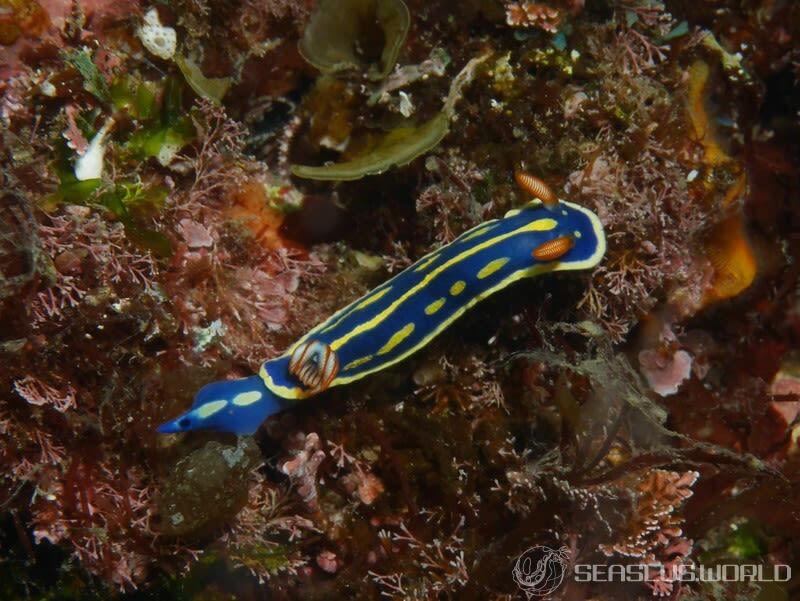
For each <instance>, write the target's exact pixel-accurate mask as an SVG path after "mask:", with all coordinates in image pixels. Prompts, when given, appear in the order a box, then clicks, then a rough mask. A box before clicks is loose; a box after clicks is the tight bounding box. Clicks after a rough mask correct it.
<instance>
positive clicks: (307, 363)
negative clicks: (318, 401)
mask: <svg viewBox="0 0 800 601" xmlns="http://www.w3.org/2000/svg"><path fill="white" fill-rule="evenodd" d="M289 373H291V374H292V375H294V376H295V377H296V378H297V379H298V380H300V381H301V382H302V383H303V384H304V385H305V386H307V387H308V388H309V389H311V390H312V391H314V392H321V391H323V390H325V389H326V388H327V387H328V386H330V384H331V382H333V380H334V378H335V377H336V374H337V373H339V359H338V358H337V357H336V353H335V352H334V350H333V349H332V348H331V347H330V346H328V345H327V344H324V343H322V342H320V341H318V340H308V341H306V342H303V343H302V344H299V345H297V348H295V349H294V351H293V352H292V356H291V358H290V360H289Z"/></svg>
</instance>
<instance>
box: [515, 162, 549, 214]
mask: <svg viewBox="0 0 800 601" xmlns="http://www.w3.org/2000/svg"><path fill="white" fill-rule="evenodd" d="M514 179H515V180H516V181H517V184H519V187H520V188H522V189H523V190H525V191H526V192H527V193H528V194H530V195H531V196H535V197H536V198H538V199H539V200H541V201H542V203H543V204H544V206H546V207H547V208H548V209H552V208H555V207H557V206H558V197H557V196H556V195H555V194H554V193H553V191H552V190H551V189H550V186H548V185H547V184H546V183H544V182H543V181H542V180H540V179H539V178H538V177H534V176H533V175H531V174H530V173H525V172H524V171H517V172H516V173H515V174H514Z"/></svg>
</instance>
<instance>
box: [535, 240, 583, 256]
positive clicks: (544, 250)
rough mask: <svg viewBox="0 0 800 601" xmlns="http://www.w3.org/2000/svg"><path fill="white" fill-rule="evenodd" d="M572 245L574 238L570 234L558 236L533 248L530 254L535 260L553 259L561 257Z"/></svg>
mask: <svg viewBox="0 0 800 601" xmlns="http://www.w3.org/2000/svg"><path fill="white" fill-rule="evenodd" d="M573 246H575V240H574V239H573V238H572V236H559V237H558V238H554V239H553V240H548V241H547V242H544V243H542V244H540V245H539V246H537V247H536V248H534V249H533V251H532V252H531V255H532V256H533V258H534V259H536V260H537V261H555V260H556V259H559V258H561V257H563V256H564V255H565V254H566V253H567V252H568V251H569V249H571V248H572V247H573Z"/></svg>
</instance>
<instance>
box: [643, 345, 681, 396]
mask: <svg viewBox="0 0 800 601" xmlns="http://www.w3.org/2000/svg"><path fill="white" fill-rule="evenodd" d="M639 368H640V369H641V371H642V373H643V374H644V377H645V378H647V383H648V384H650V388H652V389H653V390H654V391H655V392H656V394H659V395H661V396H669V395H671V394H675V393H676V392H678V388H679V387H680V385H681V383H683V382H684V381H685V380H686V379H687V378H689V376H690V375H691V373H692V356H691V355H690V354H689V353H687V352H686V351H684V350H677V351H674V352H673V353H672V354H671V355H670V354H667V355H666V356H664V355H662V354H661V353H660V352H659V351H657V350H650V349H647V350H643V351H641V352H640V353H639Z"/></svg>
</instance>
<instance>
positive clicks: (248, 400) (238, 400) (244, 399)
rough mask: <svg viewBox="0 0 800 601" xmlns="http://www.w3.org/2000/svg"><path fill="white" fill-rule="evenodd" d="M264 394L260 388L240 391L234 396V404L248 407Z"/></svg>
mask: <svg viewBox="0 0 800 601" xmlns="http://www.w3.org/2000/svg"><path fill="white" fill-rule="evenodd" d="M262 396H263V395H262V394H261V393H260V392H259V391H258V390H251V391H249V392H240V393H239V394H237V395H236V396H235V397H233V404H234V405H236V406H237V407H247V406H248V405H252V404H253V403H256V402H258V401H260V400H261V397H262Z"/></svg>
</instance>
